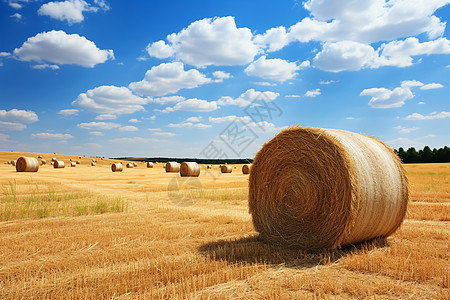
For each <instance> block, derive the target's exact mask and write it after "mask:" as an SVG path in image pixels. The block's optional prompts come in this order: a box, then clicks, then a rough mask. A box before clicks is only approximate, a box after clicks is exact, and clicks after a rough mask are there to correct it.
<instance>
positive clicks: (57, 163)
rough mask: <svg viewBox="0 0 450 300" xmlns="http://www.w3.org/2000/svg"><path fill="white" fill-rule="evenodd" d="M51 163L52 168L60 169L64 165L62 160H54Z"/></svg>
mask: <svg viewBox="0 0 450 300" xmlns="http://www.w3.org/2000/svg"><path fill="white" fill-rule="evenodd" d="M52 163H53V168H55V169H62V168H65V167H66V164H65V163H64V162H63V161H62V160H56V161H54V162H52Z"/></svg>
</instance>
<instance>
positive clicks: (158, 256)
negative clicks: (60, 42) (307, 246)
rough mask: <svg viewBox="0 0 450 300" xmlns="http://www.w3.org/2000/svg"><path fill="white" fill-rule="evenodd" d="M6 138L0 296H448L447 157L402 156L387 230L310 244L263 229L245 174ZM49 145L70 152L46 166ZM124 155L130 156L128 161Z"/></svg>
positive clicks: (0, 181)
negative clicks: (333, 246) (10, 147)
mask: <svg viewBox="0 0 450 300" xmlns="http://www.w3.org/2000/svg"><path fill="white" fill-rule="evenodd" d="M22 155H26V156H33V157H37V155H39V154H34V153H33V154H29V153H16V152H0V236H1V238H0V299H10V298H23V299H42V298H63V299H67V298H89V299H101V298H108V299H112V298H114V299H116V298H120V299H135V298H156V299H158V298H176V299H210V298H211V299H240V298H242V299H260V298H267V299H280V298H282V299H283V298H295V299H311V298H316V299H323V298H325V299H326V298H330V299H336V298H338V299H348V298H352V299H353V298H358V299H361V298H371V299H387V298H402V299H449V298H450V292H449V291H450V289H449V285H450V275H449V274H450V249H449V245H450V244H449V242H450V164H418V165H405V169H406V170H407V173H408V179H409V182H410V204H409V209H408V214H407V219H406V220H405V222H404V224H403V226H402V227H401V229H400V230H398V231H397V232H396V233H395V234H394V235H392V236H391V237H389V238H387V239H386V240H383V239H378V240H375V241H372V242H367V243H364V244H362V245H355V246H348V247H345V248H342V249H337V250H334V251H322V252H316V253H307V252H303V251H300V250H293V249H284V248H278V247H275V246H271V245H267V244H264V243H262V242H261V241H259V239H258V235H257V233H256V232H255V231H254V230H253V226H252V222H251V216H250V215H249V214H248V207H247V199H248V188H247V183H248V175H243V174H242V172H241V165H235V166H233V172H232V173H231V174H220V172H219V171H220V170H219V166H217V165H214V166H213V168H212V169H211V170H208V169H206V166H204V165H202V166H201V174H200V177H199V178H182V177H180V175H179V174H178V173H166V172H165V170H164V169H163V166H164V164H161V163H159V164H155V166H154V168H151V169H150V168H147V167H146V165H145V164H144V163H138V166H137V167H135V168H133V169H127V168H125V166H124V170H123V172H116V173H113V172H111V168H110V166H111V163H112V162H115V161H114V160H110V159H103V160H102V159H100V158H96V160H97V165H96V166H95V167H92V166H90V162H91V161H92V159H93V158H90V157H82V158H81V159H80V160H81V164H80V165H77V166H76V167H74V168H72V167H70V163H69V160H70V159H72V160H79V158H78V156H66V155H54V154H51V155H50V154H41V155H43V156H44V158H45V159H46V160H47V165H44V166H41V167H40V169H39V172H37V173H18V172H16V171H15V167H13V166H11V165H8V164H7V161H9V160H15V159H17V158H18V157H20V156H22ZM52 157H57V158H58V159H60V160H64V161H65V162H66V168H64V169H54V168H53V166H51V165H50V164H49V162H50V161H51V158H52ZM124 163H125V162H124Z"/></svg>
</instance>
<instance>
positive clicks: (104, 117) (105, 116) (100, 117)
mask: <svg viewBox="0 0 450 300" xmlns="http://www.w3.org/2000/svg"><path fill="white" fill-rule="evenodd" d="M117 118H118V117H117V116H116V115H113V114H101V115H98V116H96V117H95V119H96V120H97V121H105V120H115V119H117Z"/></svg>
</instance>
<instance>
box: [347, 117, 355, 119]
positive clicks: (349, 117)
mask: <svg viewBox="0 0 450 300" xmlns="http://www.w3.org/2000/svg"><path fill="white" fill-rule="evenodd" d="M345 119H346V120H354V119H355V118H354V117H347V118H345Z"/></svg>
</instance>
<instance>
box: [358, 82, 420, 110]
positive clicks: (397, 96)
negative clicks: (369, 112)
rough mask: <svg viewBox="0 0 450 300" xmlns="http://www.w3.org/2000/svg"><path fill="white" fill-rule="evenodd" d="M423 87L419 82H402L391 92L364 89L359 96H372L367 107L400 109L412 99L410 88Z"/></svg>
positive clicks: (384, 89) (387, 90)
mask: <svg viewBox="0 0 450 300" xmlns="http://www.w3.org/2000/svg"><path fill="white" fill-rule="evenodd" d="M423 85H424V84H423V83H422V82H420V81H416V80H407V81H402V83H401V85H400V86H399V87H396V88H395V89H393V90H389V89H386V88H371V89H365V90H363V91H362V92H361V94H360V96H372V98H371V99H370V101H369V105H370V106H371V107H373V108H393V107H401V106H403V105H404V104H405V101H406V100H409V99H412V98H414V94H413V92H412V91H411V88H412V87H419V86H423Z"/></svg>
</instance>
